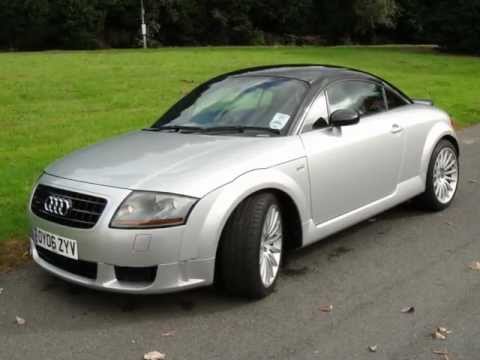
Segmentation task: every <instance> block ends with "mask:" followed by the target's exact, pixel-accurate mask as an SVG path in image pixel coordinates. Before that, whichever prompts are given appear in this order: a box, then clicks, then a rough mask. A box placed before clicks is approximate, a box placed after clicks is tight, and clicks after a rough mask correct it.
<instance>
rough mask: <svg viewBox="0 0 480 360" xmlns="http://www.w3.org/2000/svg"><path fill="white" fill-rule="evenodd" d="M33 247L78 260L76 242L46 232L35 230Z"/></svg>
mask: <svg viewBox="0 0 480 360" xmlns="http://www.w3.org/2000/svg"><path fill="white" fill-rule="evenodd" d="M33 235H34V241H35V245H37V246H40V247H42V248H44V249H46V250H49V251H51V252H54V253H55V254H58V255H62V256H65V257H67V258H70V259H75V260H78V248H77V241H76V240H72V239H68V238H66V237H63V236H60V235H55V234H52V233H50V232H48V231H45V230H42V229H39V228H36V229H35V231H34V232H33Z"/></svg>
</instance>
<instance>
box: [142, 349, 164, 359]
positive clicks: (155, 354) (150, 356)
mask: <svg viewBox="0 0 480 360" xmlns="http://www.w3.org/2000/svg"><path fill="white" fill-rule="evenodd" d="M166 358H167V357H166V355H165V354H162V353H161V352H158V351H150V352H148V353H146V354H145V355H143V360H164V359H166Z"/></svg>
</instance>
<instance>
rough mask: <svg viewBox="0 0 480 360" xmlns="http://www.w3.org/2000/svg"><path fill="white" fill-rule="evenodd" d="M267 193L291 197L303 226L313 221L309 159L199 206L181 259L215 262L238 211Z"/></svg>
mask: <svg viewBox="0 0 480 360" xmlns="http://www.w3.org/2000/svg"><path fill="white" fill-rule="evenodd" d="M267 189H275V190H278V191H282V192H284V193H285V194H287V195H288V196H290V198H291V199H292V200H293V201H294V203H295V204H296V206H297V209H298V212H299V214H300V218H301V223H302V224H304V223H305V222H306V219H309V218H310V217H311V216H310V205H309V202H308V199H309V196H308V194H309V192H310V189H309V181H308V173H307V162H306V159H305V158H300V159H297V160H293V161H290V162H288V163H284V164H281V165H278V166H275V167H272V168H268V169H261V170H254V171H251V172H248V173H246V174H244V175H242V176H240V177H238V178H237V179H235V180H234V181H232V182H231V183H229V184H227V185H225V186H223V187H221V188H219V189H217V190H214V191H213V192H211V193H209V194H208V195H206V196H205V197H204V198H202V199H201V200H200V201H199V202H198V204H197V205H196V206H195V208H194V209H193V211H192V214H191V215H190V218H189V221H188V226H187V227H186V228H185V233H184V237H183V241H182V246H181V253H180V259H181V260H190V259H211V258H214V257H215V255H216V252H217V247H218V243H219V241H220V237H221V235H222V231H223V228H224V226H225V224H226V222H227V220H228V218H229V217H230V215H231V214H232V213H233V211H234V210H235V208H236V207H237V206H238V205H239V204H240V203H241V202H242V201H243V200H244V199H246V198H247V197H248V196H250V195H252V194H254V193H256V192H258V191H262V190H267Z"/></svg>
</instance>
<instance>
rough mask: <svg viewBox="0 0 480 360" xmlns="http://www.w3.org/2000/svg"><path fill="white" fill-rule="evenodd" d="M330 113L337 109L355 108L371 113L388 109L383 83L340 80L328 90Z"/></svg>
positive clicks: (364, 112)
mask: <svg viewBox="0 0 480 360" xmlns="http://www.w3.org/2000/svg"><path fill="white" fill-rule="evenodd" d="M327 96H328V103H329V106H330V113H333V112H335V111H337V110H347V109H349V110H355V111H358V112H359V113H360V115H370V114H375V113H379V112H382V111H385V110H386V105H385V99H384V97H383V87H382V86H381V85H378V84H375V83H371V82H367V81H353V80H352V81H340V82H337V83H334V84H333V85H331V86H330V87H329V88H328V90H327Z"/></svg>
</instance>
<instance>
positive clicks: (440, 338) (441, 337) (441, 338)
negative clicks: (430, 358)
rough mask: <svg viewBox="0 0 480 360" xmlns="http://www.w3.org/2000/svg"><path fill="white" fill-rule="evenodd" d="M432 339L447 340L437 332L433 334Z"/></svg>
mask: <svg viewBox="0 0 480 360" xmlns="http://www.w3.org/2000/svg"><path fill="white" fill-rule="evenodd" d="M432 337H433V338H434V339H435V340H447V337H446V336H445V335H443V334H442V333H441V332H439V331H437V330H435V331H434V332H433V334H432Z"/></svg>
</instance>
